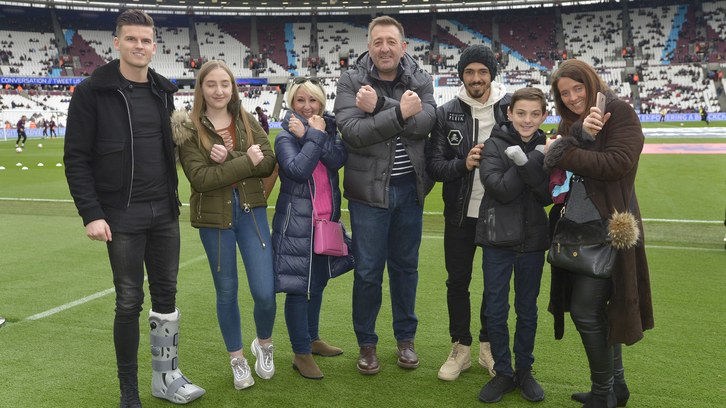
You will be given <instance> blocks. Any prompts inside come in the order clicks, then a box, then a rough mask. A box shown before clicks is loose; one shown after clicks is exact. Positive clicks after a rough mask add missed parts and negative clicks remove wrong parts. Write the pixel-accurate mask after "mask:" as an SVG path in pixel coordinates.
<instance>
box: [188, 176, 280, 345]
mask: <svg viewBox="0 0 726 408" xmlns="http://www.w3.org/2000/svg"><path fill="white" fill-rule="evenodd" d="M232 205H233V208H234V218H233V221H232V228H229V229H216V228H200V229H199V237H200V238H201V239H202V244H203V245H204V250H205V251H206V252H207V258H208V259H209V267H210V268H211V271H212V278H213V279H214V288H215V289H216V291H217V320H218V321H219V328H220V330H221V331H222V337H223V338H224V344H225V346H226V347H227V351H228V352H230V353H232V352H235V351H239V350H241V349H242V347H243V343H242V325H241V322H240V311H239V302H238V301H237V291H238V287H239V277H238V274H237V250H236V249H235V245H236V246H238V247H239V251H240V254H241V255H242V261H244V265H245V272H246V274H247V282H248V284H249V287H250V292H251V294H252V299H253V300H254V302H255V305H254V313H253V315H254V319H255V327H256V329H257V337H258V338H260V339H268V338H270V337H271V336H272V328H273V326H274V324H275V313H276V311H277V304H276V303H275V278H274V275H273V272H272V242H271V241H272V240H271V239H270V227H269V224H268V222H267V209H266V208H265V207H257V208H253V209H251V210H250V211H249V212H245V211H244V210H243V209H242V208H240V204H239V192H238V191H237V189H236V188H235V189H234V199H233V202H232ZM255 221H257V226H255ZM256 228H257V230H256ZM258 232H259V236H258ZM260 237H261V238H262V241H263V242H264V243H265V247H264V248H263V247H262V242H260Z"/></svg>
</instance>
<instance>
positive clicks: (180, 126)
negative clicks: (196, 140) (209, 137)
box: [171, 109, 196, 146]
mask: <svg viewBox="0 0 726 408" xmlns="http://www.w3.org/2000/svg"><path fill="white" fill-rule="evenodd" d="M195 133H196V128H195V127H194V122H192V118H191V117H190V116H189V113H188V112H187V111H186V110H183V109H182V110H175V111H174V112H172V114H171V135H172V138H173V139H174V143H176V145H177V146H181V145H183V144H184V142H186V141H187V140H189V139H191V138H192V136H194V134H195Z"/></svg>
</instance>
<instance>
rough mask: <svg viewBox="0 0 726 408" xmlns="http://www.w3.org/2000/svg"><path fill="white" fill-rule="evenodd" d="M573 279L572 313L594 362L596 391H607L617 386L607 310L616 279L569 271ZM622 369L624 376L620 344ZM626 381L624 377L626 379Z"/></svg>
mask: <svg viewBox="0 0 726 408" xmlns="http://www.w3.org/2000/svg"><path fill="white" fill-rule="evenodd" d="M567 275H568V279H570V280H571V282H572V300H571V301H570V316H571V317H572V321H573V322H574V323H575V327H577V331H578V332H580V338H582V345H583V346H584V347H585V353H586V354H587V360H588V363H589V365H590V378H591V380H592V389H591V390H592V392H593V393H594V394H598V395H607V394H609V393H610V392H611V391H612V386H613V360H614V350H613V346H608V342H607V338H608V320H607V315H606V314H605V308H606V307H607V303H608V300H609V299H610V294H611V292H612V279H595V278H589V277H587V276H584V275H579V274H575V273H568V274H567ZM617 351H618V357H619V358H618V360H619V361H618V365H619V367H618V369H619V370H620V372H619V374H620V377H621V378H622V371H623V368H622V357H621V356H620V353H619V352H620V348H619V347H618V350H617ZM623 382H624V380H623Z"/></svg>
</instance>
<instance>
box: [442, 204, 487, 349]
mask: <svg viewBox="0 0 726 408" xmlns="http://www.w3.org/2000/svg"><path fill="white" fill-rule="evenodd" d="M476 221H477V220H476V218H469V217H467V218H466V221H465V222H464V225H463V226H461V227H459V226H457V225H454V224H452V223H450V222H447V223H445V227H444V258H445V261H446V272H448V275H449V277H448V279H447V280H446V303H447V305H448V308H449V334H451V342H452V343H455V342H457V341H458V342H459V343H461V344H463V345H465V346H471V343H472V337H471V331H470V329H469V327H470V325H471V302H470V300H469V284H470V283H471V273H472V263H473V262H474V254H475V253H476V244H475V243H474V238H475V236H476ZM486 308H487V303H486V300H485V298H484V291H482V299H481V310H480V312H479V319H480V321H481V330H480V331H479V341H480V342H489V334H488V333H487V318H486V316H485V315H484V312H485V311H486Z"/></svg>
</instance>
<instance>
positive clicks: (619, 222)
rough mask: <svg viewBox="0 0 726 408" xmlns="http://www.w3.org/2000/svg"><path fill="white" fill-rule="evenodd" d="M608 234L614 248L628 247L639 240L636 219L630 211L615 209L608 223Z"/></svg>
mask: <svg viewBox="0 0 726 408" xmlns="http://www.w3.org/2000/svg"><path fill="white" fill-rule="evenodd" d="M608 236H609V237H610V240H611V242H610V243H611V244H612V246H613V247H614V248H615V249H618V250H621V249H630V248H632V247H634V246H635V245H636V244H637V243H638V241H639V240H640V228H638V221H637V220H636V219H635V216H634V215H633V213H631V212H630V211H625V212H618V211H617V210H615V212H614V213H613V215H612V216H611V217H610V222H609V223H608Z"/></svg>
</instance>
